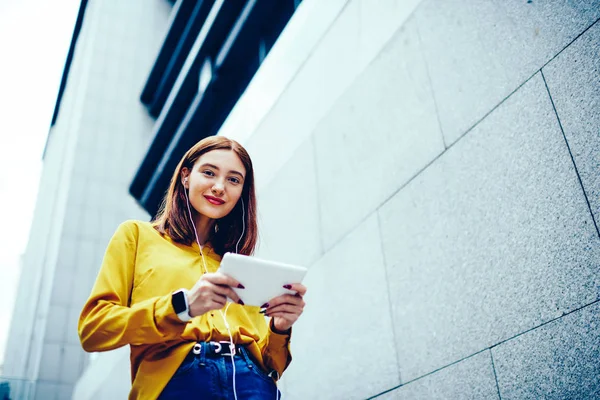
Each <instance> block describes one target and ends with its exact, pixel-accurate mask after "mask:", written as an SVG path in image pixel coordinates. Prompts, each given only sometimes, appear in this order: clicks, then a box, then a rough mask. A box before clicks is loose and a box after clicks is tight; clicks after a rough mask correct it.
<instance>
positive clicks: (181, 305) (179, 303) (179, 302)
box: [171, 292, 187, 314]
mask: <svg viewBox="0 0 600 400" xmlns="http://www.w3.org/2000/svg"><path fill="white" fill-rule="evenodd" d="M171 302H172V303H173V309H174V310H175V313H176V314H179V313H182V312H184V311H186V310H187V306H186V303H185V293H184V292H175V293H173V296H172V297H171Z"/></svg>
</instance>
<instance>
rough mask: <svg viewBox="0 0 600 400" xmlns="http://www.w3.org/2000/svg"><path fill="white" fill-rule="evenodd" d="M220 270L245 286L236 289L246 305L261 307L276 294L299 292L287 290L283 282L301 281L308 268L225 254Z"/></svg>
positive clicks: (286, 283) (285, 283)
mask: <svg viewBox="0 0 600 400" xmlns="http://www.w3.org/2000/svg"><path fill="white" fill-rule="evenodd" d="M219 271H221V272H222V273H224V274H226V275H229V276H231V277H232V278H234V279H235V280H237V281H238V282H240V283H241V284H242V285H244V289H238V288H233V290H235V292H236V293H237V295H238V296H240V299H242V301H243V302H244V304H246V305H249V306H257V307H260V306H261V305H263V304H265V303H266V302H268V301H269V300H271V299H272V298H273V297H277V296H279V295H282V294H286V293H289V294H296V292H294V291H293V290H287V289H284V287H283V285H288V284H291V283H301V282H302V279H304V275H306V272H307V271H308V270H307V269H306V268H305V267H300V266H296V265H289V264H283V263H279V262H275V261H266V260H261V259H259V258H256V257H249V256H243V255H241V254H234V253H225V255H224V256H223V258H222V259H221V267H220V268H219Z"/></svg>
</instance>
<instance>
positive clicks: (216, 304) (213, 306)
mask: <svg viewBox="0 0 600 400" xmlns="http://www.w3.org/2000/svg"><path fill="white" fill-rule="evenodd" d="M225 304H227V298H226V297H223V296H219V295H215V296H214V297H212V298H211V299H210V303H208V308H209V309H210V310H219V309H221V308H223V307H225Z"/></svg>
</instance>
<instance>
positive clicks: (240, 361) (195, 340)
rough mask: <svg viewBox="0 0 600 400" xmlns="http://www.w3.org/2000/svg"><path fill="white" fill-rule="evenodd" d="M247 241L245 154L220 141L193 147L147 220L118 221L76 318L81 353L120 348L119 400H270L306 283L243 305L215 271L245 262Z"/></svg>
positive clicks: (251, 243) (251, 216)
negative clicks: (231, 255) (126, 379)
mask: <svg viewBox="0 0 600 400" xmlns="http://www.w3.org/2000/svg"><path fill="white" fill-rule="evenodd" d="M256 241H257V224H256V197H255V193H254V174H253V170H252V162H251V160H250V157H249V156H248V153H247V152H246V150H245V149H244V148H243V147H242V146H241V145H240V144H238V143H237V142H235V141H233V140H229V139H227V138H224V137H219V136H216V137H209V138H206V139H204V140H202V141H200V142H198V143H197V144H196V145H195V146H193V147H192V148H191V149H190V150H189V151H188V152H187V153H186V154H185V155H184V156H183V158H182V160H181V162H180V163H179V165H178V166H177V168H176V170H175V173H174V174H173V177H172V179H171V184H170V187H169V191H168V193H167V195H166V196H165V199H164V202H163V205H162V207H161V210H160V212H159V214H158V216H157V217H156V219H155V220H154V221H153V222H152V223H148V222H141V221H127V222H124V223H123V224H121V225H120V226H119V228H118V229H117V231H116V233H115V234H114V236H113V237H112V239H111V241H110V243H109V245H108V248H107V250H106V254H105V257H104V261H103V263H102V267H101V269H100V272H99V275H98V277H97V279H96V283H95V285H94V288H93V289H92V293H91V295H90V298H89V299H88V301H87V303H86V304H85V306H84V308H83V311H82V313H81V317H80V319H79V337H80V339H81V343H82V345H83V348H84V349H85V350H86V351H90V352H92V351H106V350H112V349H116V348H118V347H121V346H124V345H127V344H128V345H130V346H131V376H132V381H133V385H132V389H131V392H130V395H129V398H130V399H156V398H160V399H212V398H216V399H239V400H241V399H276V398H277V397H278V394H279V393H278V390H277V387H276V384H275V381H276V380H277V379H278V378H279V376H280V375H281V374H282V373H283V371H284V370H285V369H286V367H287V366H288V365H289V363H290V361H291V356H290V349H289V343H290V334H291V328H292V325H293V324H294V322H296V320H297V319H298V317H299V316H300V314H302V311H303V308H304V301H303V299H302V296H303V295H304V293H305V292H306V288H305V287H304V286H303V285H301V284H298V283H294V282H290V284H289V285H286V288H289V289H291V290H292V291H295V292H296V293H297V294H296V295H283V296H279V297H276V298H274V299H272V300H271V301H269V302H268V303H267V304H265V305H264V306H263V307H262V310H261V309H260V308H259V307H250V306H244V304H243V303H242V301H241V300H240V298H239V297H238V296H237V295H236V293H235V291H234V290H233V289H232V288H233V287H236V288H240V289H243V282H237V281H235V280H234V279H233V278H231V277H229V276H226V275H224V274H222V273H219V272H217V270H218V268H219V262H220V260H221V256H222V255H223V254H225V253H226V252H238V253H240V254H245V255H250V254H252V253H253V251H254V247H255V245H256ZM188 289H189V290H188ZM228 298H229V299H231V300H233V301H234V302H235V304H234V303H232V302H228ZM265 309H266V312H265V311H264V310H265ZM262 312H264V313H265V315H266V316H267V317H269V318H270V319H269V322H268V323H267V321H265V317H264V315H263V313H262Z"/></svg>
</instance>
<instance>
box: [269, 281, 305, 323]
mask: <svg viewBox="0 0 600 400" xmlns="http://www.w3.org/2000/svg"><path fill="white" fill-rule="evenodd" d="M284 287H285V288H286V289H289V290H293V291H295V292H297V293H296V294H295V295H294V294H284V295H281V296H277V297H275V298H273V299H272V300H270V301H269V303H267V304H268V307H267V311H266V312H265V315H266V316H268V317H272V318H273V325H274V326H275V329H277V330H278V331H287V330H289V329H290V328H291V327H292V325H294V322H296V321H297V320H298V318H299V317H300V315H301V314H302V311H304V305H305V303H304V299H303V298H302V297H303V296H304V294H305V293H306V287H305V286H304V285H302V284H301V283H295V284H292V285H286V286H284Z"/></svg>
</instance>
